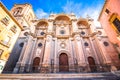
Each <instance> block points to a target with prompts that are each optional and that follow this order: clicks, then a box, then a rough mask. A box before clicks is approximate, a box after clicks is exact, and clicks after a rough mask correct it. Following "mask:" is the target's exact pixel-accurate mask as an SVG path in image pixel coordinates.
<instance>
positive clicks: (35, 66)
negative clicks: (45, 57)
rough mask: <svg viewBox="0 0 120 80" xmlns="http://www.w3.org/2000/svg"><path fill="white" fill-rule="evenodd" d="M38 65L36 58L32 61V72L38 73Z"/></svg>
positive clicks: (37, 58) (38, 61) (38, 59)
mask: <svg viewBox="0 0 120 80" xmlns="http://www.w3.org/2000/svg"><path fill="white" fill-rule="evenodd" d="M39 63H40V58H39V57H36V58H35V59H34V60H33V68H32V69H33V72H38V67H39Z"/></svg>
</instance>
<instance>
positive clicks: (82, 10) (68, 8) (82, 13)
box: [62, 1, 102, 20]
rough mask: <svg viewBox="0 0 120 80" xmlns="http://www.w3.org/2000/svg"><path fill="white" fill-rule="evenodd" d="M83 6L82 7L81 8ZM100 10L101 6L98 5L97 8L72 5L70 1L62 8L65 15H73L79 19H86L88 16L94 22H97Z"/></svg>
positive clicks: (77, 4) (79, 4)
mask: <svg viewBox="0 0 120 80" xmlns="http://www.w3.org/2000/svg"><path fill="white" fill-rule="evenodd" d="M83 6H84V7H83ZM101 8H102V4H98V5H97V6H85V5H82V4H81V3H74V2H72V1H67V3H66V4H65V5H64V6H63V7H62V9H63V11H64V12H65V13H71V12H73V13H75V14H76V16H77V17H78V18H79V17H84V18H85V17H87V15H89V16H90V17H91V18H93V19H94V20H97V18H98V16H99V14H100V11H101Z"/></svg>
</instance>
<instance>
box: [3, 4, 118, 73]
mask: <svg viewBox="0 0 120 80" xmlns="http://www.w3.org/2000/svg"><path fill="white" fill-rule="evenodd" d="M10 12H11V14H12V15H13V16H14V17H15V18H16V20H17V21H18V22H19V24H21V25H22V26H23V28H24V30H23V31H22V32H21V33H20V35H19V38H18V40H17V42H16V44H15V46H14V48H13V51H12V53H11V55H10V57H9V60H8V62H7V64H6V66H5V68H4V71H3V72H10V73H34V72H37V73H44V72H46V73H59V72H99V71H111V70H119V69H120V67H119V64H120V60H119V57H118V52H117V50H116V49H115V48H114V46H113V44H112V43H111V42H110V41H109V39H108V37H107V35H106V33H105V31H104V30H103V28H102V26H97V25H95V24H94V20H93V19H92V18H90V17H87V18H81V17H80V18H77V17H76V15H75V14H74V13H70V14H65V13H60V14H54V13H51V14H50V15H49V17H48V18H47V19H44V18H43V19H37V18H36V16H35V14H34V11H33V9H32V6H31V5H30V4H15V5H14V7H13V8H12V9H11V11H10Z"/></svg>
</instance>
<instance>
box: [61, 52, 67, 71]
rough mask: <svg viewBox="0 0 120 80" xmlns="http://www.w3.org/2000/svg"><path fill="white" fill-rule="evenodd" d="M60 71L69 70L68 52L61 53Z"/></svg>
mask: <svg viewBox="0 0 120 80" xmlns="http://www.w3.org/2000/svg"><path fill="white" fill-rule="evenodd" d="M59 71H60V72H68V71H69V64H68V56H67V54H66V53H61V54H60V56H59Z"/></svg>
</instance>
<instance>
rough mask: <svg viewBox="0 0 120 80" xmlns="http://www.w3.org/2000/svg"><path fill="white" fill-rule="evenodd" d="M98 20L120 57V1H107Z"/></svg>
mask: <svg viewBox="0 0 120 80" xmlns="http://www.w3.org/2000/svg"><path fill="white" fill-rule="evenodd" d="M98 20H99V21H100V23H101V25H102V27H103V29H104V30H105V32H106V34H107V35H108V38H109V40H110V42H112V44H113V45H114V47H115V48H116V49H117V51H118V52H119V57H120V0H106V1H105V4H104V6H103V8H102V11H101V13H100V16H99V19H98Z"/></svg>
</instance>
